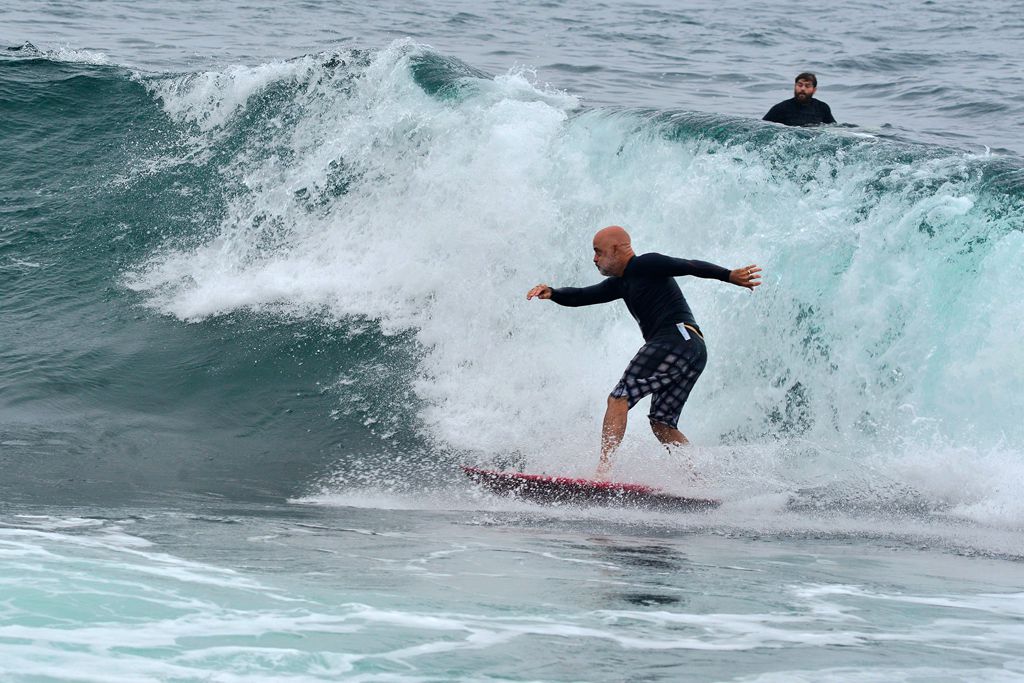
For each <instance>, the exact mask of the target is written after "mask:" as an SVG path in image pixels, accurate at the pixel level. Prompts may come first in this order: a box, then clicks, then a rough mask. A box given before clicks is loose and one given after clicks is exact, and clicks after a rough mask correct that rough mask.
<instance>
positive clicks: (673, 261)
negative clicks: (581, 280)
mask: <svg viewBox="0 0 1024 683" xmlns="http://www.w3.org/2000/svg"><path fill="white" fill-rule="evenodd" d="M594 265H595V266H597V270H598V272H600V273H601V275H604V276H606V279H605V280H604V281H602V282H599V283H598V284H596V285H591V286H590V287H560V288H558V289H555V288H553V287H549V286H548V285H543V284H541V285H537V286H536V287H534V288H533V289H531V290H530V291H529V292H527V293H526V298H527V300H529V299H533V298H534V297H536V298H539V299H551V300H552V301H554V302H555V303H556V304H561V305H562V306H590V305H593V304H603V303H608V302H609V301H615V300H616V299H622V300H623V301H625V302H626V308H628V309H629V312H630V313H631V314H632V315H633V318H634V319H635V320H636V321H637V323H638V324H639V325H640V331H641V332H642V333H643V335H644V345H643V346H641V347H640V350H639V351H637V353H636V356H634V357H633V360H632V361H630V363H629V365H628V366H627V367H626V371H625V372H624V373H623V374H622V379H620V380H619V383H618V384H616V385H615V388H614V389H612V393H611V395H609V396H608V408H607V410H606V411H605V415H604V424H603V426H602V429H601V459H600V461H599V462H598V466H597V478H598V479H599V480H605V479H607V478H608V472H609V470H610V469H611V462H612V454H614V453H615V449H616V448H618V447H619V444H620V443H621V442H622V436H623V434H625V433H626V418H627V415H628V413H629V409H630V408H632V407H633V406H634V405H636V403H637V402H638V401H639V400H640V399H642V398H643V397H644V396H647V395H651V412H650V414H649V415H648V419H649V420H650V423H651V429H652V430H653V431H654V435H655V436H656V437H658V440H659V441H661V443H663V444H665V445H666V446H674V445H685V444H687V443H689V442H688V441H687V439H686V437H685V436H684V435H683V433H682V432H680V431H679V429H678V427H677V425H678V422H679V414H680V413H681V412H682V410H683V404H684V403H686V399H687V397H689V395H690V390H691V389H693V385H694V383H695V382H696V381H697V378H698V377H700V373H701V372H702V371H703V370H704V364H705V363H706V362H707V349H706V348H705V346H704V335H703V333H701V331H700V328H699V327H698V326H697V323H696V321H695V320H694V317H693V313H692V312H691V311H690V306H689V305H688V304H687V303H686V299H685V298H684V297H683V293H682V291H680V289H679V285H678V284H676V281H675V280H674V279H673V278H676V277H680V276H682V275H694V276H696V277H701V278H709V279H713V280H721V281H722V282H729V283H731V284H734V285H737V286H739V287H746V288H747V289H749V290H751V291H753V289H754V288H755V287H757V286H758V285H760V284H761V269H760V268H758V267H757V266H756V265H753V264H751V265H749V266H746V267H744V268H737V269H736V270H727V269H726V268H722V267H721V266H716V265H714V264H713V263H707V262H706V261H690V260H685V259H679V258H673V257H671V256H664V255H662V254H655V253H649V254H641V255H639V256H637V255H636V254H635V253H633V246H632V244H631V243H630V239H629V233H627V232H626V231H625V230H624V229H623V228H622V227H620V226H618V225H609V226H608V227H606V228H602V229H601V230H598V231H597V234H595V235H594Z"/></svg>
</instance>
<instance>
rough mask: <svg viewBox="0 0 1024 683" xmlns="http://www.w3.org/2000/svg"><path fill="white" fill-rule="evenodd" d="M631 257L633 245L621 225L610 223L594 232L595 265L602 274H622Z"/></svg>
mask: <svg viewBox="0 0 1024 683" xmlns="http://www.w3.org/2000/svg"><path fill="white" fill-rule="evenodd" d="M631 258H633V245H632V244H631V243H630V241H629V233H628V232H626V231H625V229H623V228H622V227H621V226H618V225H609V226H608V227H606V228H601V229H600V230H598V231H597V233H595V234H594V265H595V266H597V269H598V271H600V273H601V274H602V275H609V276H616V277H618V276H621V275H622V273H623V272H624V271H625V270H626V264H627V263H629V260H630V259H631Z"/></svg>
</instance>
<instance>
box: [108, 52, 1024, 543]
mask: <svg viewBox="0 0 1024 683" xmlns="http://www.w3.org/2000/svg"><path fill="white" fill-rule="evenodd" d="M421 53H422V49H421V48H418V47H417V46H415V45H412V44H410V43H408V42H400V43H397V44H395V45H393V46H392V47H391V48H389V49H387V50H383V51H381V52H380V53H378V54H376V55H375V56H374V57H373V58H372V59H371V60H370V61H369V62H368V63H366V64H357V65H351V64H350V65H348V66H347V67H346V68H344V69H340V68H333V67H329V66H327V65H325V63H323V62H324V60H314V59H304V60H296V62H287V63H282V64H272V65H267V66H265V67H258V68H253V69H248V70H246V69H231V70H227V71H225V72H220V73H213V74H206V75H203V76H202V77H186V78H183V79H178V80H176V81H168V82H167V83H164V84H162V85H159V86H157V87H155V88H154V94H155V95H157V96H158V97H159V98H160V100H161V102H162V103H163V106H164V107H165V108H166V110H167V111H168V112H169V113H171V114H172V115H174V116H175V117H178V118H180V119H182V120H183V121H190V122H193V123H196V124H198V125H199V127H200V128H202V129H204V130H210V131H213V133H216V131H214V129H215V128H224V127H228V125H229V124H228V122H229V120H230V118H231V116H232V115H234V114H235V113H237V112H239V111H243V110H244V108H245V104H246V102H247V101H248V100H249V98H250V97H251V95H252V94H253V93H254V92H257V91H258V90H260V89H262V88H265V87H266V86H267V85H268V84H279V83H281V82H287V83H292V84H295V85H296V87H297V91H298V92H299V93H300V95H299V96H297V97H296V98H295V99H294V101H292V102H291V104H289V105H284V104H281V105H279V106H281V107H282V111H281V115H279V116H274V117H270V118H269V119H268V120H270V123H268V124H266V126H265V127H264V128H263V129H262V130H261V132H260V133H259V135H256V136H254V137H253V138H252V139H251V140H245V141H242V143H240V144H241V145H242V147H241V148H240V149H239V150H238V151H237V152H236V153H234V159H233V161H232V162H231V164H230V165H229V166H228V167H227V168H226V169H225V173H226V174H227V175H228V177H229V178H230V179H231V180H232V185H233V186H235V187H239V188H242V190H241V192H240V193H239V194H238V195H237V196H229V197H226V201H227V215H226V218H225V219H224V220H223V222H222V223H221V225H220V226H219V228H218V229H217V230H216V231H215V232H216V235H215V236H214V237H213V238H211V239H209V240H208V241H206V242H205V243H203V244H202V245H200V246H199V247H194V246H189V247H181V246H177V245H175V244H173V243H171V244H168V245H167V246H166V248H165V249H162V250H160V251H159V252H157V253H156V254H154V255H153V257H152V258H151V259H149V261H148V262H146V263H145V264H142V265H141V266H140V267H139V268H137V269H136V270H135V271H133V272H132V273H129V274H128V275H127V277H126V281H127V283H128V284H129V286H131V287H133V288H135V289H138V290H140V291H145V292H147V293H148V295H149V297H150V298H149V300H150V302H151V304H152V305H153V306H155V307H157V308H159V309H160V310H162V311H164V312H166V313H168V314H171V315H174V316H176V317H178V318H181V319H182V320H187V321H199V320H203V319H205V318H207V317H210V316H216V315H221V314H225V313H229V312H232V311H237V310H241V309H250V310H256V311H265V312H273V313H279V314H284V315H288V316H299V317H302V316H318V317H320V316H323V315H325V314H326V315H327V316H329V317H332V318H335V319H337V320H339V321H344V320H351V319H358V320H361V321H365V320H367V319H369V320H372V321H376V323H377V324H379V326H380V328H381V330H382V331H383V332H384V333H385V334H392V333H396V332H399V331H404V330H412V331H414V333H415V339H416V342H417V343H418V344H419V346H420V348H421V349H422V350H423V354H422V357H420V358H419V361H418V362H419V365H418V369H417V371H416V373H415V376H414V377H413V378H411V381H412V387H413V389H414V391H415V394H416V396H417V399H418V400H417V402H416V405H417V407H418V414H417V415H416V423H418V424H421V425H422V426H423V429H424V432H425V434H426V435H427V436H428V437H429V438H430V439H431V440H432V442H434V443H439V444H444V445H445V446H447V447H449V448H454V449H457V450H462V451H470V452H474V453H478V454H481V455H482V456H483V457H485V458H486V457H490V456H495V455H509V454H512V455H515V454H518V455H519V456H520V462H522V463H523V464H525V465H526V466H528V467H530V468H532V469H538V470H543V469H546V468H548V467H549V466H550V465H552V464H554V463H557V464H558V466H559V468H560V469H561V471H563V472H566V473H577V472H578V473H581V474H584V473H589V471H590V469H591V468H592V467H593V460H594V455H593V452H594V450H595V442H596V434H597V433H598V429H599V421H600V417H601V409H602V401H603V397H604V396H605V395H606V394H607V391H608V389H609V387H611V386H612V385H613V384H614V383H615V381H616V379H617V376H618V374H619V373H620V372H621V368H622V367H623V366H624V365H625V363H626V362H627V361H628V359H629V357H630V356H631V355H632V353H633V352H634V350H635V348H636V347H637V345H638V344H639V342H640V339H639V336H638V334H637V332H636V329H635V325H634V324H633V322H632V321H631V320H630V319H629V318H628V316H627V315H625V314H624V311H623V310H621V307H620V306H604V307H593V308H588V309H574V310H567V309H559V308H558V307H557V306H554V305H552V304H550V303H545V302H537V301H533V302H526V301H525V300H524V293H525V291H526V290H527V289H528V288H529V287H530V286H531V285H533V284H535V283H536V282H540V281H544V282H549V283H552V284H557V285H583V284H588V283H591V282H595V281H596V280H597V277H596V273H595V272H594V271H593V270H592V265H591V264H590V246H589V243H590V236H591V234H592V232H593V231H594V229H595V228H597V227H600V226H601V225H604V224H608V223H622V224H624V225H626V226H627V227H628V228H629V229H630V230H631V231H632V233H633V237H634V242H635V244H636V246H637V248H638V249H639V250H640V251H648V250H654V251H662V252H666V253H671V254H676V255H680V256H685V257H692V258H703V259H707V260H711V261H715V262H719V263H722V264H724V265H727V266H736V265H740V264H745V263H747V262H751V261H756V262H759V263H761V264H762V265H763V266H764V267H765V275H766V279H765V285H764V286H763V287H762V288H761V289H760V291H758V292H756V293H755V294H754V295H752V296H751V295H748V293H747V292H745V291H743V290H739V289H737V288H732V287H729V286H726V285H724V284H722V283H719V282H714V281H699V280H693V279H689V280H686V281H684V282H682V283H681V284H682V285H683V288H684V291H685V292H686V295H687V297H688V299H689V301H690V303H691V306H692V308H693V309H694V312H695V314H696V316H697V318H698V321H699V322H700V324H701V325H702V327H703V328H704V330H705V332H706V334H707V337H708V340H709V349H710V351H709V353H710V361H709V366H708V370H707V372H706V373H705V376H704V377H703V378H702V379H701V381H700V382H699V383H698V385H697V387H696V389H695V391H694V393H693V395H692V398H691V400H690V402H689V404H688V405H687V408H686V410H685V413H684V415H683V422H682V427H683V430H684V431H685V432H686V433H687V434H688V435H689V436H690V437H691V438H692V439H693V440H694V441H695V442H696V443H698V444H712V445H713V444H716V443H720V442H721V441H722V440H723V439H724V440H726V441H729V440H733V441H738V442H739V443H741V444H746V445H742V446H737V449H736V455H735V457H726V458H725V459H724V460H718V459H717V458H713V457H709V454H711V453H713V451H710V450H709V451H704V452H703V453H702V452H701V451H697V452H695V454H694V455H693V457H694V459H695V460H696V461H697V463H696V464H697V465H699V466H700V467H701V469H702V471H703V472H704V473H705V476H706V477H707V478H708V480H709V483H710V484H711V485H712V486H719V485H723V483H724V482H728V483H729V485H731V486H732V487H733V488H734V490H743V489H747V490H749V491H751V492H753V491H759V492H761V493H764V492H765V482H766V481H767V482H769V485H768V487H767V488H768V492H784V491H787V490H792V489H793V488H794V487H798V486H804V485H807V484H815V483H819V482H820V480H821V479H822V478H825V479H827V480H831V481H834V480H836V479H842V478H844V477H850V478H851V479H852V480H856V479H858V478H861V479H864V478H869V479H871V481H870V482H869V483H870V485H871V486H875V487H877V486H878V485H879V484H883V485H884V484H885V483H886V482H892V481H896V482H897V483H898V484H899V485H900V486H902V487H904V488H905V489H906V488H909V489H911V490H916V491H919V492H921V493H922V495H923V497H924V498H925V499H927V500H928V501H930V502H931V503H934V504H936V505H947V506H952V507H954V508H955V509H957V510H959V512H960V513H962V515H963V516H965V517H970V518H972V519H975V520H978V521H984V522H991V523H999V524H1007V523H1008V524H1014V523H1019V521H1020V520H1021V519H1024V514H1022V513H1024V511H1022V510H1021V508H1020V507H1019V506H1018V505H1016V504H1015V502H1014V501H1013V500H1012V499H1011V497H1010V496H1009V494H1006V493H1005V492H1006V491H1012V490H1017V489H1020V487H1021V486H1024V471H1022V469H1021V467H1020V466H1019V464H1018V463H1020V462H1021V461H1022V453H1024V450H1022V444H1024V421H1022V420H1020V416H1021V414H1024V403H1022V401H1024V398H1022V397H1024V394H1022V393H1021V392H1019V391H1017V390H1016V387H1017V386H1019V385H1020V383H1021V382H1022V381H1024V375H1022V372H1024V370H1022V368H1024V355H1022V354H1024V346H1022V345H1020V344H1019V343H1018V342H1017V340H1018V339H1019V338H1020V336H1021V335H1022V334H1024V328H1022V327H1021V326H1022V325H1024V323H1022V322H1021V321H1024V309H1022V306H1024V302H1022V301H1021V300H1020V298H1019V297H1017V296H1016V295H1014V294H1013V291H1014V288H1013V286H1012V283H1013V282H1014V281H1015V280H1016V279H1019V276H1020V274H1021V272H1020V265H1019V264H1020V263H1021V259H1020V255H1021V254H1022V253H1024V238H1022V237H1021V234H1020V233H1019V231H1014V230H1012V229H1010V227H1011V224H1012V222H1013V219H1012V217H1011V218H1006V217H1005V216H1004V217H999V215H998V212H990V211H989V206H990V205H991V204H992V203H993V202H995V203H998V202H1000V201H1002V200H1001V199H1000V198H999V197H998V196H991V195H985V194H984V193H983V190H982V188H981V186H980V185H979V184H978V182H977V177H976V173H975V171H974V170H972V169H973V168H974V167H973V166H972V164H975V163H976V162H977V160H975V159H972V158H971V157H968V156H965V155H958V154H953V153H948V154H933V155H931V156H927V155H924V154H923V153H922V154H920V158H919V159H914V160H913V161H911V162H907V161H905V160H901V159H900V158H899V155H900V154H901V153H902V152H901V150H899V149H892V148H890V147H886V146H885V144H888V143H880V142H878V141H874V140H863V141H854V142H852V143H849V142H844V143H843V144H842V145H839V146H838V147H837V146H836V144H838V143H835V142H834V141H830V138H828V137H827V136H828V134H827V133H822V134H820V135H818V137H815V138H800V140H802V141H805V142H803V143H802V145H800V146H798V145H795V144H794V143H793V140H794V139H795V138H790V137H788V133H786V134H779V136H778V137H777V139H776V140H775V141H774V142H769V143H765V144H761V145H760V146H756V145H752V144H749V143H744V142H742V141H740V142H736V143H733V144H728V143H718V142H713V141H709V140H705V139H701V138H695V139H689V140H678V141H677V140H670V139H668V138H666V137H664V136H662V135H661V134H660V132H659V130H658V129H657V128H656V127H655V126H653V125H652V124H651V123H650V122H645V121H644V120H643V119H641V118H640V117H639V116H637V115H633V114H608V113H603V112H587V113H582V114H581V113H579V112H577V110H576V107H577V106H578V103H577V102H576V101H575V100H573V99H572V98H571V97H568V96H565V95H562V94H560V93H553V92H548V91H545V90H543V89H538V88H537V87H535V86H533V85H531V84H530V83H529V81H528V80H526V79H525V78H524V76H523V74H522V73H511V74H509V75H508V76H505V77H501V78H498V79H495V80H494V81H488V82H481V84H480V87H479V88H477V89H476V90H475V91H474V92H473V94H470V95H466V96H465V97H463V98H462V99H438V98H435V97H431V96H429V95H428V94H426V93H425V92H424V91H423V90H422V89H421V88H420V87H419V86H418V85H417V84H416V83H415V81H414V79H413V77H412V75H411V72H410V63H411V60H413V59H415V58H417V56H418V55H420V54H421ZM285 114H287V115H285ZM286 120H287V123H285V121H286ZM222 137H223V135H222V134H220V133H218V134H212V133H211V137H210V138H209V140H208V144H209V145H215V144H221V143H220V142H218V141H220V140H221V139H222ZM815 145H817V147H816V146H815ZM914 154H917V152H914ZM286 159H287V161H286ZM780 160H784V161H780ZM886 164H887V165H888V166H885V165H886ZM880 165H883V167H884V168H885V169H886V170H885V171H884V172H880V171H879V166H880ZM340 186H343V187H344V190H343V191H341V190H339V189H338V188H339V187H340ZM361 372H362V375H360V372H359V371H357V372H356V373H354V374H355V375H356V376H355V377H354V378H353V377H348V380H353V379H354V380H355V381H363V382H366V383H368V384H370V385H372V383H373V379H374V373H375V370H373V369H372V368H366V369H364V370H362V371H361ZM390 393H391V392H388V391H380V392H378V393H377V394H376V395H373V396H371V397H370V399H369V400H366V401H361V406H360V409H362V410H366V411H368V413H369V418H368V419H369V421H372V422H373V423H374V425H375V428H379V429H380V431H381V433H383V434H387V433H394V432H395V431H397V430H400V429H404V428H407V426H408V424H409V421H408V419H407V416H406V409H407V405H408V402H407V401H406V400H405V399H392V398H390ZM339 400H341V401H344V400H345V393H344V392H343V393H342V394H341V397H340V399H339ZM643 410H645V407H644V406H641V407H640V408H639V409H638V410H637V411H635V413H634V415H636V419H635V423H637V426H634V428H633V429H632V430H631V432H630V436H629V437H628V441H627V443H626V444H625V445H624V450H623V452H622V454H621V455H620V458H619V465H618V470H617V476H618V477H620V478H625V479H629V478H634V479H635V478H638V477H640V476H642V475H644V474H645V465H644V464H643V463H644V462H645V459H646V454H649V453H651V452H656V451H657V448H658V447H657V445H656V442H655V440H654V439H653V437H652V436H651V435H650V434H649V433H648V432H647V430H645V429H644V428H643V422H644V420H643V419H642V417H641V414H642V413H641V411H643ZM794 435H798V438H794ZM779 437H781V438H782V441H781V442H780V441H777V439H778V438H779ZM965 461H966V462H969V466H967V465H965ZM647 467H649V465H648V466H647ZM950 468H952V469H960V470H962V471H963V478H962V479H959V480H958V481H959V484H958V485H959V486H960V490H954V489H953V488H952V487H950V486H949V484H948V481H944V480H943V479H942V477H941V472H943V471H944V470H948V469H950ZM670 469H671V468H670ZM659 474H660V473H659ZM686 476H687V475H686V472H685V469H684V470H682V471H680V472H679V474H678V477H679V480H678V482H669V483H670V484H671V485H672V486H677V485H678V486H684V485H686V482H685V478H686ZM670 478H671V477H670ZM898 478H900V479H898ZM659 480H663V477H661V476H659ZM851 486H856V484H855V483H851Z"/></svg>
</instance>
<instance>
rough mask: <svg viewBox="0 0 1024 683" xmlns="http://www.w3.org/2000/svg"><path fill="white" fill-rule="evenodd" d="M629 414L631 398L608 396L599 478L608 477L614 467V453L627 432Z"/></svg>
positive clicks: (602, 434) (598, 465)
mask: <svg viewBox="0 0 1024 683" xmlns="http://www.w3.org/2000/svg"><path fill="white" fill-rule="evenodd" d="M628 416H629V400H628V399H625V398H612V397H611V396H609V397H608V409H607V410H605V413H604V424H603V425H602V426H601V461H600V462H599V463H598V464H597V477H596V478H597V480H598V481H604V480H606V479H607V478H608V471H609V470H610V469H611V468H612V454H613V453H614V452H615V449H616V448H618V447H619V444H620V443H622V435H623V434H625V433H626V419H627V418H628Z"/></svg>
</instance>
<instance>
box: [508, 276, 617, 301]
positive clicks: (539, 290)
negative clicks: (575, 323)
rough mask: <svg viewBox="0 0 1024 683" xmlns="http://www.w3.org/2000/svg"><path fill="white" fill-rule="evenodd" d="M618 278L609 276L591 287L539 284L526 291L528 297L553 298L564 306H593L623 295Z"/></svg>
mask: <svg viewBox="0 0 1024 683" xmlns="http://www.w3.org/2000/svg"><path fill="white" fill-rule="evenodd" d="M617 281H618V278H613V277H610V278H607V279H605V280H603V281H602V282H598V283H597V284H596V285H591V286H589V287H559V288H557V289H556V288H554V287H550V286H548V285H543V284H541V285H537V286H536V287H534V288H533V289H531V290H530V291H529V292H527V293H526V298H527V299H533V298H534V297H536V298H538V299H551V300H552V301H554V302H555V303H556V304H559V305H562V306H592V305H594V304H606V303H608V302H609V301H615V300H616V299H619V298H621V297H622V292H621V291H620V290H619V287H618V284H617Z"/></svg>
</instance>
